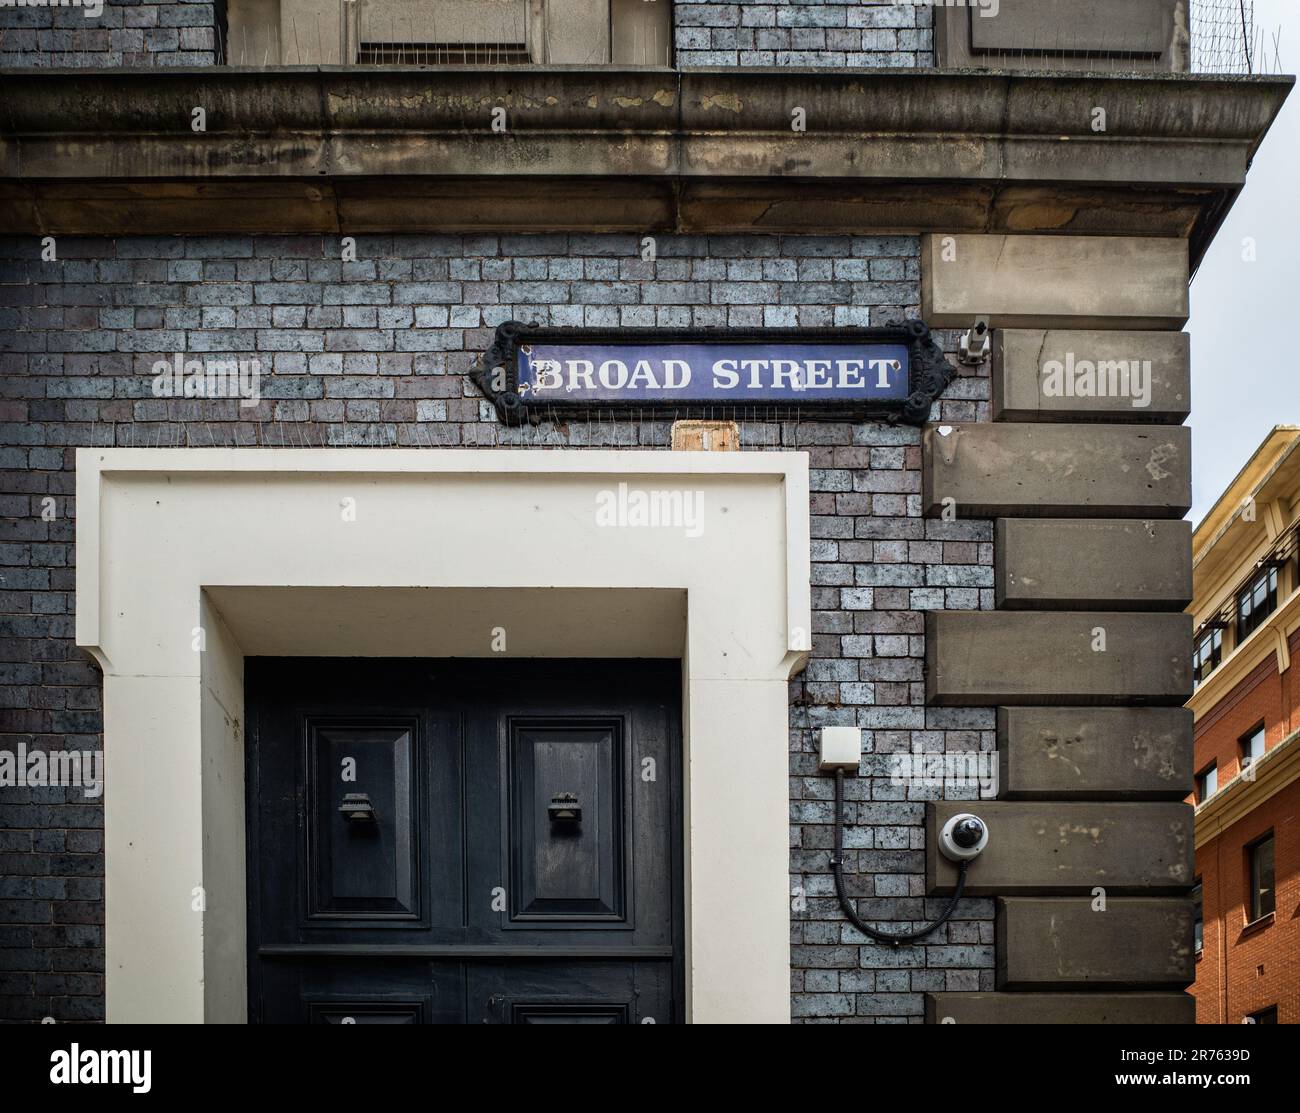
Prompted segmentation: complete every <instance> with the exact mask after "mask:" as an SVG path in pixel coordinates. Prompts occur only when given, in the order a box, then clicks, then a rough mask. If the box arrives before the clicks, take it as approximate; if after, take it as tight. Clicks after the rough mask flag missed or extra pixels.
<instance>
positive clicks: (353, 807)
mask: <svg viewBox="0 0 1300 1113" xmlns="http://www.w3.org/2000/svg"><path fill="white" fill-rule="evenodd" d="M339 815H341V816H342V817H343V818H344V819H345V820H347V821H348V822H349V823H355V824H358V825H361V824H371V823H374V822H375V809H374V805H372V804H371V803H370V796H369V795H368V794H367V793H364V792H345V793H344V794H343V803H341V804H340V805H339Z"/></svg>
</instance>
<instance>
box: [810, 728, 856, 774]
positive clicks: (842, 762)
mask: <svg viewBox="0 0 1300 1113" xmlns="http://www.w3.org/2000/svg"><path fill="white" fill-rule="evenodd" d="M820 734H821V765H820V769H821V770H822V772H823V773H824V772H826V771H827V770H834V769H851V770H852V771H853V772H855V773H856V772H857V771H858V766H859V765H860V764H861V762H862V728H861V727H822V728H821V732H820Z"/></svg>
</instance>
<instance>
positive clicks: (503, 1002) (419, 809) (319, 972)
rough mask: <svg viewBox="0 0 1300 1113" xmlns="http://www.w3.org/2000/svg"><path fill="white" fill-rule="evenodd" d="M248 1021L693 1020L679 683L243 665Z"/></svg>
mask: <svg viewBox="0 0 1300 1113" xmlns="http://www.w3.org/2000/svg"><path fill="white" fill-rule="evenodd" d="M245 684H246V691H247V701H248V743H249V745H248V809H247V811H248V863H249V878H248V882H249V933H248V935H249V1015H250V1018H251V1019H253V1020H257V1021H264V1022H268V1023H275V1022H278V1023H326V1024H329V1023H356V1024H420V1023H464V1022H468V1023H501V1024H556V1023H586V1024H624V1023H652V1022H653V1023H659V1024H663V1023H668V1022H670V1021H675V1020H680V1019H681V1013H682V993H681V990H680V986H681V983H682V961H681V960H682V896H681V877H682V869H681V835H680V832H681V814H680V798H681V797H680V779H681V769H680V748H681V747H680V721H681V713H680V665H679V663H678V662H676V661H509V662H506V661H441V660H412V659H399V660H388V659H379V660H377V659H373V658H369V659H337V658H310V659H302V658H299V659H292V660H289V659H280V658H249V659H248V660H247V662H246V667H245Z"/></svg>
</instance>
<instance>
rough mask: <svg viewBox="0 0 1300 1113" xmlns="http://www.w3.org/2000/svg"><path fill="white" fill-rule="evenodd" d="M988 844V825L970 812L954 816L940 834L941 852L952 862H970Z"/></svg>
mask: <svg viewBox="0 0 1300 1113" xmlns="http://www.w3.org/2000/svg"><path fill="white" fill-rule="evenodd" d="M988 844H989V828H988V824H987V823H985V822H984V820H982V819H980V817H979V816H977V815H971V814H970V812H962V813H961V814H960V815H955V816H953V817H952V818H951V819H950V820H948V822H947V823H945V824H944V825H943V830H942V831H940V832H939V850H940V851H941V852H942V854H943V856H944V857H945V858H947V859H948V860H949V861H950V862H969V861H970V860H971V859H972V858H976V857H978V856H979V854H980V852H981V851H982V850H983V849H984V848H985V847H986V846H988Z"/></svg>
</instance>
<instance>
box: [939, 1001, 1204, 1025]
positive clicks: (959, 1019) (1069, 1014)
mask: <svg viewBox="0 0 1300 1113" xmlns="http://www.w3.org/2000/svg"><path fill="white" fill-rule="evenodd" d="M925 1022H926V1023H927V1024H944V1023H953V1024H1195V1023H1196V998H1194V997H1192V996H1191V995H1190V994H1186V993H927V994H926V995H925Z"/></svg>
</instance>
